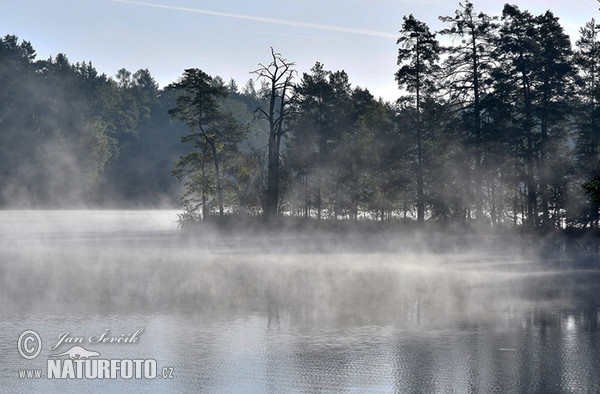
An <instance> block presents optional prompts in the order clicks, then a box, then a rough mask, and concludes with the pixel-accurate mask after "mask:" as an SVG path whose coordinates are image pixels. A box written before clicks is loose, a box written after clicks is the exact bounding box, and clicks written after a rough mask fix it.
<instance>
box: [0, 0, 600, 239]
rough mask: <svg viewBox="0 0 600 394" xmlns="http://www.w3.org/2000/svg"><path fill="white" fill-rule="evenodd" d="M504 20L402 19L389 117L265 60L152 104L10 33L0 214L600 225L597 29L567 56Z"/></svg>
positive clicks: (144, 91) (124, 78) (359, 94)
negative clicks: (444, 42)
mask: <svg viewBox="0 0 600 394" xmlns="http://www.w3.org/2000/svg"><path fill="white" fill-rule="evenodd" d="M498 11H501V14H500V15H498V16H489V15H487V14H484V13H480V12H477V11H476V10H475V6H474V5H473V3H471V2H470V1H466V2H464V3H462V4H459V6H458V9H457V10H456V12H455V14H454V15H453V16H449V17H441V18H440V19H441V20H442V21H443V22H444V23H446V28H445V29H443V30H441V31H440V32H437V33H436V32H431V31H430V30H429V28H428V26H427V25H426V24H424V23H422V22H420V21H418V20H417V19H415V18H414V16H412V15H410V16H407V17H405V18H404V19H403V21H401V23H402V25H401V29H400V38H399V39H398V45H399V48H398V53H397V61H398V70H397V72H396V73H395V77H396V81H397V83H398V86H399V88H400V91H399V96H400V99H399V100H397V101H396V102H395V103H393V104H391V103H387V102H384V101H383V100H378V99H376V98H375V97H373V96H372V95H371V93H370V92H369V90H368V89H365V88H359V87H354V86H352V85H351V83H350V80H351V79H350V77H349V76H348V75H347V74H346V72H345V71H343V70H338V71H330V70H327V69H326V68H325V67H324V66H323V64H321V63H319V62H317V63H316V64H315V65H314V67H313V68H312V69H311V70H309V71H308V72H306V73H303V74H302V77H301V78H298V80H296V79H295V75H296V72H295V71H294V69H293V67H294V63H292V62H289V61H287V60H285V59H284V58H283V57H282V56H281V55H280V54H278V53H277V52H275V51H272V52H271V55H272V58H271V59H270V62H269V63H268V64H265V65H262V64H261V65H259V69H258V70H256V71H255V75H256V76H257V80H258V83H256V85H255V81H254V80H249V81H248V82H247V83H246V84H245V85H244V86H243V88H240V87H239V86H238V85H237V83H236V81H233V80H231V81H229V82H228V83H226V82H225V80H223V79H222V78H220V77H218V76H215V77H211V76H209V75H207V74H206V73H204V72H202V71H201V70H199V69H197V68H193V69H187V70H185V72H184V73H183V75H182V77H181V78H180V79H179V81H178V82H175V83H172V84H171V85H169V87H168V88H166V89H161V88H160V87H159V86H158V84H157V83H156V81H155V80H154V79H153V78H152V75H151V74H150V72H149V71H148V70H147V69H142V70H138V71H136V72H131V71H129V70H127V69H124V68H122V69H120V70H118V71H117V74H116V75H115V76H114V78H110V77H107V76H106V75H103V74H99V73H98V72H97V70H96V69H95V68H94V67H93V66H92V64H90V63H86V62H80V63H75V64H73V63H71V62H70V61H69V59H68V58H67V56H66V55H65V54H57V55H56V56H55V57H53V58H50V59H46V60H37V59H36V53H35V50H34V49H33V46H32V45H31V44H30V43H29V42H27V41H20V40H19V39H18V38H17V37H16V36H10V35H9V36H5V37H3V38H2V39H0V86H1V89H0V204H1V206H2V207H6V206H23V207H25V206H27V207H41V206H51V207H61V206H63V207H71V206H75V205H78V206H83V205H85V206H108V205H111V206H115V205H116V206H140V205H142V206H164V205H165V204H166V205H167V206H176V204H177V201H178V200H179V199H180V198H181V197H183V199H182V200H181V201H183V205H184V210H185V213H184V215H183V216H182V222H184V223H191V222H196V221H199V220H201V219H204V218H207V217H208V216H210V215H212V214H214V213H218V214H219V216H223V220H224V223H225V222H226V223H227V226H232V225H233V224H232V223H234V222H235V220H236V218H238V217H239V218H244V221H247V222H248V223H253V224H256V223H257V220H256V219H255V217H257V216H259V215H262V216H263V217H264V218H266V219H267V222H269V223H274V221H279V220H283V221H284V222H285V221H291V222H296V221H297V222H302V221H306V222H307V223H311V226H312V225H315V223H319V222H323V223H324V224H325V223H326V222H331V223H333V222H336V221H343V220H348V221H359V220H360V219H366V220H370V221H390V222H392V221H397V220H400V221H402V222H406V223H409V222H411V221H416V222H418V223H419V224H423V223H425V222H429V223H430V224H432V225H436V226H444V227H449V228H467V227H470V226H472V227H473V229H474V231H479V230H481V229H484V228H489V227H498V228H503V227H519V226H521V227H523V228H526V229H528V230H543V231H548V230H550V229H554V228H564V227H573V228H585V227H597V226H598V225H599V223H600V215H599V213H600V195H599V194H600V193H599V191H598V190H599V189H600V186H599V181H598V179H599V177H598V174H599V173H600V164H599V163H600V157H599V146H600V131H599V128H600V105H599V104H598V103H599V102H600V87H599V86H600V85H599V83H598V81H600V67H599V62H600V44H599V41H598V29H599V27H598V25H597V24H596V22H595V20H593V19H592V20H591V21H590V22H589V23H587V24H586V25H585V26H584V27H583V28H582V29H581V32H580V37H579V39H578V40H577V41H576V42H575V44H576V45H575V47H572V46H571V40H570V39H569V37H568V36H567V35H566V34H565V32H564V30H563V27H562V26H561V24H560V21H559V20H558V18H557V17H556V16H555V15H553V14H552V12H550V11H548V12H545V13H543V14H541V15H537V16H536V15H533V14H531V13H530V12H528V11H527V10H521V9H519V7H518V6H516V5H505V6H504V8H503V9H501V10H498ZM437 34H440V35H445V36H447V37H449V38H452V40H453V41H452V45H450V46H449V47H447V48H441V47H440V45H439V43H438V41H437V38H436V36H437ZM573 48H574V49H573ZM390 55H391V56H393V54H390ZM181 142H183V143H181ZM172 175H174V176H172ZM226 214H227V215H226ZM282 216H296V217H297V218H290V219H289V220H288V219H281V217H282ZM313 219H314V221H313Z"/></svg>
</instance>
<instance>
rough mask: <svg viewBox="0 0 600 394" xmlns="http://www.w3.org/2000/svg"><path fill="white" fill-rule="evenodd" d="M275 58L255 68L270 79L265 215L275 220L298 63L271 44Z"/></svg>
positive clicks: (263, 111)
mask: <svg viewBox="0 0 600 394" xmlns="http://www.w3.org/2000/svg"><path fill="white" fill-rule="evenodd" d="M271 58H272V60H271V62H270V63H269V64H266V65H265V64H262V63H260V64H259V68H258V69H257V70H255V71H253V73H254V74H256V75H257V76H258V79H260V80H262V81H264V82H265V83H266V86H265V89H264V91H263V94H264V99H265V100H266V101H267V102H268V105H267V107H266V108H263V107H260V108H258V109H257V111H258V113H259V114H260V115H261V116H262V117H264V118H265V119H266V120H267V121H268V122H269V140H268V149H269V153H268V157H267V190H266V191H265V200H264V210H263V213H264V218H265V220H266V221H267V222H268V223H273V222H274V221H275V219H276V217H277V215H278V206H279V199H280V165H281V158H280V152H281V140H282V138H283V136H284V134H285V132H286V131H287V124H286V122H287V120H288V116H289V115H290V113H291V106H290V102H291V95H292V94H293V89H294V86H293V83H292V80H293V78H294V75H295V74H296V71H295V70H294V69H293V67H294V63H293V62H290V61H288V60H286V59H284V58H283V57H282V56H281V54H280V53H277V52H275V50H274V49H273V48H271Z"/></svg>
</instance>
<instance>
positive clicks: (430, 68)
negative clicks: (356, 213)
mask: <svg viewBox="0 0 600 394" xmlns="http://www.w3.org/2000/svg"><path fill="white" fill-rule="evenodd" d="M397 44H399V45H400V49H399V50H398V65H399V66H401V67H400V69H399V70H398V71H397V72H396V81H398V85H399V86H400V88H405V89H406V90H408V91H409V92H412V93H414V95H415V98H414V104H415V108H416V124H415V127H416V133H415V134H416V144H417V171H416V172H417V174H416V175H417V176H416V178H417V222H419V223H423V222H424V221H425V195H424V192H423V190H424V185H423V134H424V130H423V127H424V125H423V121H422V118H421V107H422V101H423V95H425V94H428V93H431V91H432V90H433V87H434V85H435V79H436V76H439V75H438V73H437V72H438V71H439V66H438V64H437V62H438V60H439V54H440V50H441V49H440V45H439V42H438V41H437V40H436V39H435V34H434V33H431V32H430V30H429V27H428V26H427V25H426V24H424V23H423V22H420V21H418V20H417V19H415V17H414V16H413V15H412V14H411V15H410V16H409V17H406V16H405V17H404V23H403V24H402V30H400V38H399V39H398V41H397Z"/></svg>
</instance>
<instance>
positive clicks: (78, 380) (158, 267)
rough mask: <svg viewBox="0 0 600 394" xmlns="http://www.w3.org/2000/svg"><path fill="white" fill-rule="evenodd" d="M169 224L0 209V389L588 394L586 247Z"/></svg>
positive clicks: (592, 375) (592, 347) (591, 336)
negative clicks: (228, 230) (227, 230)
mask: <svg viewBox="0 0 600 394" xmlns="http://www.w3.org/2000/svg"><path fill="white" fill-rule="evenodd" d="M176 219H177V212H176V211H0V299H1V304H0V353H1V354H3V355H4V357H3V359H2V362H1V363H0V370H1V371H0V379H1V381H0V383H1V386H0V391H4V390H5V391H6V392H77V393H82V392H83V393H85V392H98V391H104V392H106V391H108V392H119V391H122V392H157V393H158V392H160V393H165V392H190V393H193V392H205V393H283V392H285V393H314V392H320V393H327V392H331V393H367V392H375V393H390V392H393V393H405V392H419V393H421V392H424V393H439V392H442V393H447V392H451V393H454V392H456V393H465V392H473V393H490V392H539V393H547V392H553V393H560V392H565V393H570V392H600V373H598V371H599V370H600V331H599V330H598V327H599V325H600V291H599V290H600V270H599V269H598V267H599V265H598V260H597V256H596V255H594V253H593V252H594V250H593V248H591V249H590V248H588V247H586V246H585V245H584V246H581V245H579V246H577V247H576V248H570V247H566V246H565V245H564V244H562V243H561V242H557V241H556V240H553V239H546V240H542V241H538V240H533V239H526V238H523V237H514V238H512V239H511V238H510V237H505V238H503V239H501V240H499V239H494V238H485V237H480V238H479V237H470V238H469V237H466V236H464V237H463V236H461V237H459V236H457V237H451V236H437V237H424V236H420V237H417V236H413V235H409V234H402V233H397V234H390V235H388V236H386V237H381V236H376V235H371V236H368V237H367V236H359V235H357V234H345V235H340V236H332V235H327V236H324V235H321V236H318V235H310V234H306V233H305V234H295V233H279V234H277V233H265V234H256V233H254V234H250V235H247V236H241V235H240V233H236V234H235V235H231V236H226V235H223V234H218V233H214V232H209V231H206V230H204V231H198V232H195V233H193V234H190V233H186V232H183V231H181V230H179V229H178V228H177V224H176ZM530 244H531V245H530ZM529 246H532V247H529ZM76 346H80V347H81V348H83V349H84V350H83V351H86V352H91V353H81V352H82V351H81V350H78V351H79V353H78V354H75V353H77V352H76V351H77V349H79V348H76ZM38 351H39V352H38ZM86 355H88V357H89V358H85V357H86ZM71 356H73V357H74V358H73V359H71V358H70V357H71ZM111 363H112V364H111ZM132 365H133V370H132ZM78 368H79V369H78ZM36 372H38V373H39V374H40V375H39V377H37V378H36V376H35V373H36ZM27 373H30V375H29V376H28V375H27ZM98 374H100V377H102V378H100V377H99V376H98ZM103 374H105V375H103ZM110 374H115V375H114V376H113V375H110ZM112 377H114V379H112Z"/></svg>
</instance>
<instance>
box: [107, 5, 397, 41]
mask: <svg viewBox="0 0 600 394" xmlns="http://www.w3.org/2000/svg"><path fill="white" fill-rule="evenodd" d="M109 1H112V2H116V3H126V4H134V5H140V6H144V7H154V8H163V9H168V10H176V11H185V12H194V13H197V14H206V15H215V16H222V17H225V18H234V19H245V20H250V21H256V22H262V23H271V24H277V25H285V26H295V27H303V28H307V29H316V30H328V31H336V32H340V33H350V34H360V35H363V36H373V37H383V38H394V39H395V38H397V37H396V34H393V33H387V32H383V31H376V30H367V29H357V28H353V27H343V26H331V25H322V24H318V23H310V22H298V21H291V20H287V19H274V18H265V17H262V16H253V15H243V14H231V13H227V12H218V11H209V10H201V9H197V8H186V7H177V6H172V5H163V4H153V3H144V2H141V1H130V0H109Z"/></svg>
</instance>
